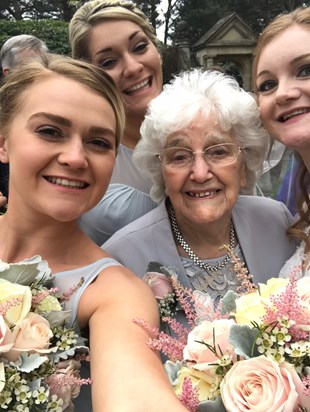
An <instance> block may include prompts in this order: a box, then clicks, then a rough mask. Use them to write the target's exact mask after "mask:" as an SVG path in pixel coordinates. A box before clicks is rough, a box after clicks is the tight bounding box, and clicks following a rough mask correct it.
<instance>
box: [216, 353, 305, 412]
mask: <svg viewBox="0 0 310 412" xmlns="http://www.w3.org/2000/svg"><path fill="white" fill-rule="evenodd" d="M302 391H303V387H302V382H301V380H300V378H299V376H298V374H297V372H296V371H295V369H294V367H293V366H292V365H290V364H288V363H283V364H281V365H279V364H278V363H277V362H275V361H272V360H270V359H268V358H266V357H265V356H259V357H257V358H250V359H247V360H243V361H239V362H236V363H235V364H234V365H233V367H232V368H231V369H230V370H229V371H228V372H227V374H226V375H225V377H224V379H223V381H222V382H221V395H222V400H223V403H224V405H225V408H226V410H227V412H240V411H249V410H250V411H252V412H255V411H256V412H261V411H268V412H293V411H297V410H298V406H299V405H300V406H304V407H306V404H305V402H306V401H305V398H306V397H305V395H303V394H302ZM308 406H309V405H308Z"/></svg>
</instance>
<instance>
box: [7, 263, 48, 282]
mask: <svg viewBox="0 0 310 412" xmlns="http://www.w3.org/2000/svg"><path fill="white" fill-rule="evenodd" d="M50 273H51V270H50V269H49V267H48V264H47V262H46V261H44V260H42V258H41V256H33V257H32V258H30V259H25V260H23V261H21V262H18V263H6V262H3V261H2V260H0V277H1V278H3V279H5V280H8V281H9V282H12V283H19V284H20V285H23V286H29V285H31V284H32V283H33V282H35V280H37V278H42V277H43V276H50Z"/></svg>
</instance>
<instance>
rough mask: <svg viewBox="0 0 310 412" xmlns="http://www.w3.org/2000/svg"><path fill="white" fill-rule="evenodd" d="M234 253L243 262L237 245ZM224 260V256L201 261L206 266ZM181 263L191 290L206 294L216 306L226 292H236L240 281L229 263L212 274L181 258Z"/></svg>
mask: <svg viewBox="0 0 310 412" xmlns="http://www.w3.org/2000/svg"><path fill="white" fill-rule="evenodd" d="M234 253H235V255H236V256H237V257H238V258H239V259H240V260H241V261H242V262H244V257H243V254H242V251H241V248H240V246H239V245H237V246H236V247H235V249H234ZM224 259H225V256H223V257H221V258H217V259H208V260H203V262H204V263H207V264H208V265H215V264H216V263H218V262H221V261H223V260H224ZM181 261H182V264H183V267H184V270H185V273H186V275H187V277H188V279H189V281H190V284H191V286H192V288H193V289H194V290H199V291H201V292H204V293H208V294H209V295H210V297H211V298H212V299H213V300H214V303H215V305H217V304H218V302H219V300H220V299H221V298H222V297H223V296H224V295H225V293H226V292H227V291H228V290H234V291H236V290H237V288H238V286H239V285H240V281H239V280H238V277H237V273H236V272H235V271H234V265H233V263H232V262H231V261H229V263H227V264H226V265H225V266H224V267H222V268H220V269H219V270H217V271H214V272H208V271H207V270H206V269H202V268H200V267H199V266H196V265H195V264H194V262H193V261H192V260H191V259H188V258H185V257H181Z"/></svg>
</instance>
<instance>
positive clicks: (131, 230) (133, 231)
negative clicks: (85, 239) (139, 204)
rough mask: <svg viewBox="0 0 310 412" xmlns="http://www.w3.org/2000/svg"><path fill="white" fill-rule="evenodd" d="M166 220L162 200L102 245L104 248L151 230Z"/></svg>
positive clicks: (166, 215) (165, 211)
mask: <svg viewBox="0 0 310 412" xmlns="http://www.w3.org/2000/svg"><path fill="white" fill-rule="evenodd" d="M167 220H168V214H167V210H166V207H165V202H164V201H163V202H162V203H160V204H159V205H158V206H157V207H156V208H155V209H153V210H151V211H150V212H148V213H146V214H145V215H143V216H141V217H140V218H138V219H136V220H135V221H133V222H131V223H129V224H128V225H126V226H125V227H123V228H122V229H120V230H119V231H117V232H116V233H115V234H114V235H113V236H111V238H110V239H109V240H108V241H107V242H106V243H104V244H103V247H104V248H105V247H106V246H110V245H113V244H114V243H116V242H119V241H120V240H124V239H126V240H128V239H129V238H135V237H136V236H139V235H140V234H141V233H142V232H148V231H150V230H153V228H154V227H157V226H158V225H161V224H163V223H165V222H166V221H167Z"/></svg>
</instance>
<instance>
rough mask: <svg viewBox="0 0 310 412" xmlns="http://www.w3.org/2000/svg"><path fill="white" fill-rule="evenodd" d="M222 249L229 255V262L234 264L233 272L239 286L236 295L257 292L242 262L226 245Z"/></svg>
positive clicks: (251, 277)
mask: <svg viewBox="0 0 310 412" xmlns="http://www.w3.org/2000/svg"><path fill="white" fill-rule="evenodd" d="M223 249H226V251H227V253H228V254H229V255H230V258H231V261H232V263H233V264H234V271H235V272H236V274H237V278H238V280H239V284H240V286H238V288H237V293H242V294H245V293H251V292H255V291H256V290H257V286H256V285H254V283H253V281H252V279H253V276H252V275H251V274H250V273H249V272H248V269H247V268H246V267H245V264H244V262H242V261H241V260H240V259H239V257H238V256H237V255H236V254H235V253H234V251H233V250H232V249H231V248H230V247H229V246H227V245H223Z"/></svg>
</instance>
